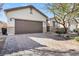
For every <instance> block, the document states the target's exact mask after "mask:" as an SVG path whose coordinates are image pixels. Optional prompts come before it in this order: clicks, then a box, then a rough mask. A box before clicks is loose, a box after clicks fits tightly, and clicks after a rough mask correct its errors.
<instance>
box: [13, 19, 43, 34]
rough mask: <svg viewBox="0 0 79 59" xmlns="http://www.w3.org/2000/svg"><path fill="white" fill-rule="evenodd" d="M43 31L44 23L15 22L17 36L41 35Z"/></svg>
mask: <svg viewBox="0 0 79 59" xmlns="http://www.w3.org/2000/svg"><path fill="white" fill-rule="evenodd" d="M42 31H43V28H42V22H39V21H28V20H18V19H16V20H15V34H26V33H41V32H42Z"/></svg>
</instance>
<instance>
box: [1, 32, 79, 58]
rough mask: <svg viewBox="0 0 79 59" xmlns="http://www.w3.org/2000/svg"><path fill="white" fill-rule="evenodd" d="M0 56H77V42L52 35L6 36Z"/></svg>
mask: <svg viewBox="0 0 79 59" xmlns="http://www.w3.org/2000/svg"><path fill="white" fill-rule="evenodd" d="M2 46H3V49H2V50H1V53H0V55H5V56H6V55H12V56H69V55H71V56H79V42H77V41H75V40H64V39H63V38H62V37H59V36H57V34H53V33H37V34H23V35H13V36H6V38H5V41H4V43H3V44H2Z"/></svg>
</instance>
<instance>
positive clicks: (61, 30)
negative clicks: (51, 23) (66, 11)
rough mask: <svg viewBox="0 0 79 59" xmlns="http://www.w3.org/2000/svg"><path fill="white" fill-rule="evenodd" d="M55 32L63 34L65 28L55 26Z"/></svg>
mask: <svg viewBox="0 0 79 59" xmlns="http://www.w3.org/2000/svg"><path fill="white" fill-rule="evenodd" d="M55 32H56V33H58V34H64V33H65V30H64V28H57V29H56V31H55Z"/></svg>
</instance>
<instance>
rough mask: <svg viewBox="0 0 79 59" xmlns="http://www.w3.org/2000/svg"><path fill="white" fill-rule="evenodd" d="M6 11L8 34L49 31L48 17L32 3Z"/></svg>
mask: <svg viewBox="0 0 79 59" xmlns="http://www.w3.org/2000/svg"><path fill="white" fill-rule="evenodd" d="M4 11H5V14H6V16H7V19H8V24H7V25H8V28H7V33H8V35H14V34H26V33H41V32H47V19H48V17H47V16H46V15H44V14H43V13H42V12H40V11H39V10H38V9H36V8H35V7H34V6H32V5H29V6H24V7H17V8H12V9H6V10H4Z"/></svg>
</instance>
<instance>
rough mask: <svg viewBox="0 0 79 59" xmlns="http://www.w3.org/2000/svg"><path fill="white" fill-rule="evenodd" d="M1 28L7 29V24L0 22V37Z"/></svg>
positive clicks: (0, 33)
mask: <svg viewBox="0 0 79 59" xmlns="http://www.w3.org/2000/svg"><path fill="white" fill-rule="evenodd" d="M2 28H7V23H5V22H2V21H0V35H2Z"/></svg>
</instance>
